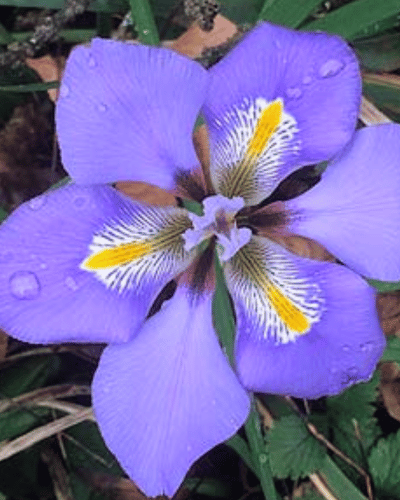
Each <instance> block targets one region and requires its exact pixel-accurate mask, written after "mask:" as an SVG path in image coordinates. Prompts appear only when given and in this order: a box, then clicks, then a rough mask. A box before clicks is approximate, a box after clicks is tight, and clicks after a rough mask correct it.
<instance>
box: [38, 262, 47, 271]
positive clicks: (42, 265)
mask: <svg viewBox="0 0 400 500" xmlns="http://www.w3.org/2000/svg"><path fill="white" fill-rule="evenodd" d="M39 267H40V269H47V267H48V266H47V264H46V263H45V262H42V263H41V264H40V266H39Z"/></svg>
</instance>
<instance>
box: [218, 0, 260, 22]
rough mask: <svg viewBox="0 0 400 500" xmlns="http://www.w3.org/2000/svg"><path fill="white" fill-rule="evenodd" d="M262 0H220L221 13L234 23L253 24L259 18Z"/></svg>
mask: <svg viewBox="0 0 400 500" xmlns="http://www.w3.org/2000/svg"><path fill="white" fill-rule="evenodd" d="M263 2H264V0H246V2H245V3H244V1H243V0H222V1H220V2H219V3H220V4H221V13H222V14H223V15H224V16H225V17H228V18H229V19H231V20H232V21H235V22H236V23H240V24H244V23H250V24H253V23H255V22H256V21H257V19H258V18H259V17H258V16H259V13H260V10H261V7H262V5H263Z"/></svg>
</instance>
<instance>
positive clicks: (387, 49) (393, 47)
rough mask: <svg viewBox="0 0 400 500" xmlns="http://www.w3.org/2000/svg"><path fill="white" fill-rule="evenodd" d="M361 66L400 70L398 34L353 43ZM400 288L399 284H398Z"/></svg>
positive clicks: (374, 68)
mask: <svg viewBox="0 0 400 500" xmlns="http://www.w3.org/2000/svg"><path fill="white" fill-rule="evenodd" d="M353 48H354V49H355V51H356V53H357V55H358V57H359V59H360V61H361V66H363V67H364V68H366V69H367V70H369V71H394V70H396V69H398V68H400V33H398V32H395V33H386V34H384V35H381V36H376V37H373V38H366V39H364V40H356V41H355V42H354V43H353ZM398 286H399V288H400V283H399V285H398Z"/></svg>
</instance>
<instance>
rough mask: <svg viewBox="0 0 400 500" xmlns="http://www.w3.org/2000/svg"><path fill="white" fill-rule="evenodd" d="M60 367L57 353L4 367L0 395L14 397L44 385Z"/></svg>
mask: <svg viewBox="0 0 400 500" xmlns="http://www.w3.org/2000/svg"><path fill="white" fill-rule="evenodd" d="M59 367H60V360H59V357H58V356H57V355H55V354H54V355H50V356H32V357H29V358H25V359H21V360H20V361H19V362H17V363H15V364H13V365H11V366H8V367H7V368H3V369H2V370H1V373H0V395H1V396H6V397H9V398H12V397H14V396H18V395H20V394H23V393H24V392H29V391H32V390H33V389H37V388H38V387H42V386H43V385H44V384H45V382H46V381H47V380H48V379H49V378H50V377H54V376H55V375H56V374H57V372H58V369H59Z"/></svg>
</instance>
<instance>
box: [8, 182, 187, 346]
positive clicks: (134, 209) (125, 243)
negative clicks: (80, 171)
mask: <svg viewBox="0 0 400 500" xmlns="http://www.w3.org/2000/svg"><path fill="white" fill-rule="evenodd" d="M187 225H190V221H189V219H188V218H187V216H186V213H185V211H184V210H182V209H178V208H172V207H171V208H165V207H147V206H144V205H143V206H142V205H139V204H137V203H133V202H132V201H131V200H130V199H128V198H126V197H125V196H123V195H121V194H120V193H118V192H117V191H116V190H114V189H113V188H111V187H109V186H92V187H83V186H82V187H78V186H75V185H70V186H66V187H64V188H60V189H58V190H55V191H53V192H50V193H48V194H45V195H42V196H40V197H38V198H34V199H33V200H31V201H30V202H28V203H25V204H24V205H22V206H21V207H19V208H18V209H17V210H16V211H15V212H14V213H13V214H12V215H11V216H10V217H9V218H8V219H7V220H6V221H5V222H4V223H3V224H2V225H1V226H0V249H1V251H0V327H1V328H3V329H4V330H5V331H6V332H7V333H9V334H10V335H12V336H14V337H16V338H18V339H21V340H25V341H27V342H32V343H35V342H36V343H43V344H44V343H51V342H71V341H73V342H122V341H127V340H129V339H130V338H131V337H132V336H133V335H134V333H135V331H136V330H137V328H138V326H139V325H140V324H141V323H142V322H143V320H144V318H145V316H146V315H147V313H148V311H149V308H150V306H151V304H152V302H153V300H154V299H155V298H156V296H157V294H158V293H159V292H160V290H161V289H162V287H163V286H164V285H165V284H166V283H167V282H168V281H170V280H171V279H172V278H173V277H174V276H175V275H176V273H178V272H180V271H181V270H182V268H184V267H185V266H186V265H187V264H188V263H189V261H190V259H191V254H190V253H187V252H185V251H184V249H183V243H184V242H183V238H182V237H181V233H182V231H184V230H185V229H186V227H187Z"/></svg>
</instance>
